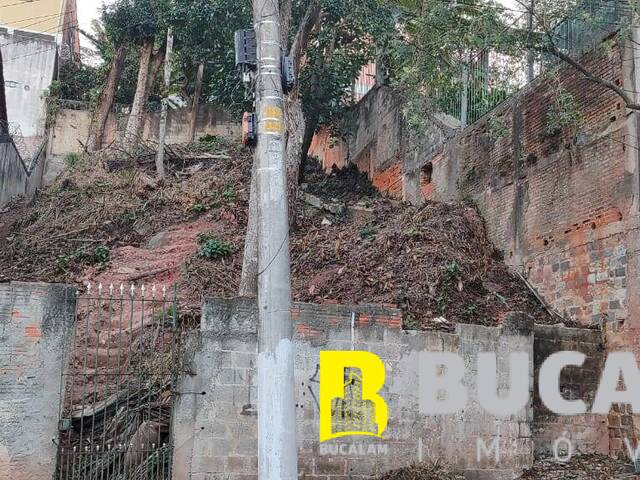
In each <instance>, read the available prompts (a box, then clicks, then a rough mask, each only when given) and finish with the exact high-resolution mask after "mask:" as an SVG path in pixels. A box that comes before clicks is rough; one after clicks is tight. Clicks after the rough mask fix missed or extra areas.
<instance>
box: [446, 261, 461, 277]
mask: <svg viewBox="0 0 640 480" xmlns="http://www.w3.org/2000/svg"><path fill="white" fill-rule="evenodd" d="M460 274H461V271H460V265H458V262H456V261H455V260H454V261H453V262H451V263H447V277H448V278H449V280H458V279H459V278H460Z"/></svg>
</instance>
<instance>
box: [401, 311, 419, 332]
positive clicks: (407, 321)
mask: <svg viewBox="0 0 640 480" xmlns="http://www.w3.org/2000/svg"><path fill="white" fill-rule="evenodd" d="M404 328H405V330H417V329H418V322H417V321H416V318H415V317H414V316H413V315H412V314H411V313H407V314H406V315H405V317H404Z"/></svg>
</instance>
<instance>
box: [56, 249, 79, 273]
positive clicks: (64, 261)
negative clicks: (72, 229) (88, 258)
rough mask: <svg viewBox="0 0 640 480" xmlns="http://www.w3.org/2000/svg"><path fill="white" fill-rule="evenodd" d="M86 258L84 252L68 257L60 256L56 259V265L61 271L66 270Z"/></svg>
mask: <svg viewBox="0 0 640 480" xmlns="http://www.w3.org/2000/svg"><path fill="white" fill-rule="evenodd" d="M84 258H85V254H84V252H82V251H81V250H76V251H74V252H71V253H68V254H66V255H58V256H57V257H56V265H58V267H59V268H61V269H66V268H68V267H69V266H71V265H72V264H74V263H76V262H80V261H82V260H83V259H84Z"/></svg>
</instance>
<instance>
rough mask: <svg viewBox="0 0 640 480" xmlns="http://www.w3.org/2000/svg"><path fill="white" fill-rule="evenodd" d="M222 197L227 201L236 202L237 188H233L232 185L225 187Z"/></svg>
mask: <svg viewBox="0 0 640 480" xmlns="http://www.w3.org/2000/svg"><path fill="white" fill-rule="evenodd" d="M222 196H223V197H224V198H225V199H226V200H235V198H236V190H235V188H233V186H231V185H229V186H227V187H225V188H224V190H223V191H222Z"/></svg>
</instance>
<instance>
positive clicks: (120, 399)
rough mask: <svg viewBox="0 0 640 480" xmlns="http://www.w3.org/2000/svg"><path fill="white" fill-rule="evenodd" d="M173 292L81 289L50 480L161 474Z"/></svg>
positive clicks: (172, 378) (173, 360)
mask: <svg viewBox="0 0 640 480" xmlns="http://www.w3.org/2000/svg"><path fill="white" fill-rule="evenodd" d="M177 312H178V307H177V300H176V295H175V292H168V291H167V290H166V289H162V290H158V289H156V288H155V287H151V288H148V289H145V287H141V288H140V289H136V288H135V287H132V286H131V287H128V288H125V287H124V286H120V287H118V288H115V287H114V286H109V287H108V288H103V287H101V286H98V288H96V289H91V288H88V290H87V292H86V293H85V294H83V295H81V296H79V297H78V301H77V306H76V321H75V332H74V337H73V338H74V340H73V342H74V343H73V345H72V349H71V354H70V360H69V362H70V363H69V366H68V369H67V371H66V372H65V373H64V374H63V376H62V379H61V389H60V390H61V397H62V398H61V412H60V425H59V429H60V436H59V438H60V443H59V449H58V468H57V479H58V480H137V479H140V480H142V479H144V480H169V479H170V478H171V462H172V457H173V442H172V435H171V420H172V409H173V398H174V385H175V383H176V381H177V375H178V369H179V367H178V365H179V361H178V359H179V355H178V349H179V338H180V336H179V334H178V333H179V332H178V322H177Z"/></svg>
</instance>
